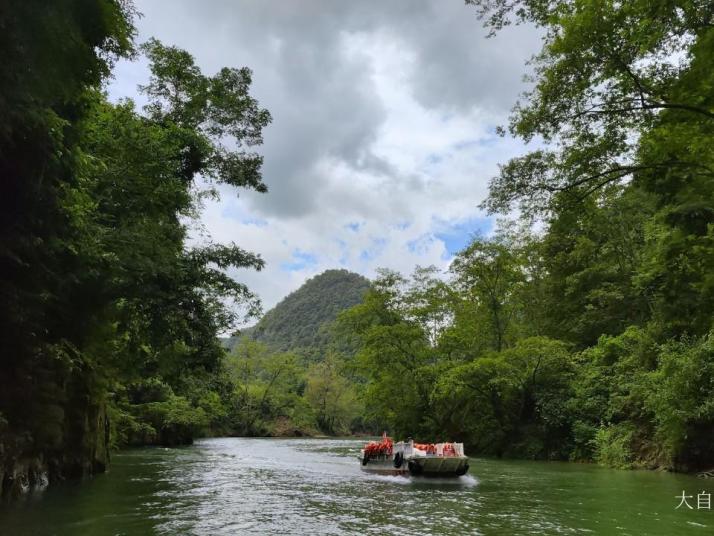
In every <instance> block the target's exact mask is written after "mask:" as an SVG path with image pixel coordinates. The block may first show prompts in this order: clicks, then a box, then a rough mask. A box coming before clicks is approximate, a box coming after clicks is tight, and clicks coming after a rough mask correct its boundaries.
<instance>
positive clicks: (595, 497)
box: [0, 438, 714, 536]
mask: <svg viewBox="0 0 714 536" xmlns="http://www.w3.org/2000/svg"><path fill="white" fill-rule="evenodd" d="M361 444H362V441H355V440H352V439H349V440H341V439H240V438H221V439H205V440H201V441H198V442H196V443H195V444H194V445H193V446H191V447H185V448H174V449H163V448H145V449H136V450H128V451H124V452H121V453H118V454H116V455H115V456H114V458H113V462H112V466H111V471H110V472H108V473H106V474H103V475H99V476H97V477H95V478H92V479H90V480H87V481H85V482H82V483H76V482H75V483H71V482H67V483H62V484H59V485H57V486H54V487H51V488H50V489H48V490H46V491H44V492H42V493H36V494H34V495H32V496H30V497H27V498H26V499H23V500H21V501H17V502H14V503H6V504H3V505H2V506H0V534H2V535H3V536H4V535H12V536H15V535H18V536H20V535H25V534H27V535H33V536H34V535H38V536H42V535H59V536H65V535H67V536H69V535H71V536H82V535H92V536H94V535H104V534H107V535H109V534H111V535H143V534H161V535H163V534H166V535H168V534H171V535H173V534H196V535H212V536H213V535H223V534H231V535H235V534H385V533H387V534H389V533H393V534H400V535H407V534H415V535H424V534H447V533H448V534H487V535H488V534H498V535H511V534H561V535H562V534H603V535H608V536H609V535H628V534H629V535H633V536H634V535H638V536H639V535H643V534H647V535H650V534H652V535H656V534H662V535H667V536H676V535H679V534H682V535H691V534H714V510H708V511H707V510H704V509H702V508H699V509H698V508H697V495H698V494H699V493H701V492H702V491H708V492H714V482H712V481H706V480H701V479H697V478H694V477H691V476H686V475H674V474H667V473H656V472H645V471H615V470H609V469H604V468H601V467H596V466H592V465H582V464H569V463H546V462H529V461H499V460H484V459H472V460H471V471H470V474H468V475H466V476H464V477H461V478H459V479H455V480H452V481H449V480H444V481H431V480H410V479H408V478H404V477H387V476H374V475H369V474H367V473H363V472H362V471H361V470H360V467H359V463H358V461H357V460H356V458H355V456H356V454H357V451H358V449H359V447H360V445H361ZM707 486H708V488H709V489H707ZM683 490H684V491H685V492H686V494H687V495H692V496H693V498H692V499H689V500H688V502H689V503H690V504H691V505H692V506H693V509H692V510H689V509H687V507H686V506H682V507H681V508H680V509H679V510H675V507H676V506H677V504H678V503H679V499H677V498H676V497H677V496H680V495H681V494H682V491H683Z"/></svg>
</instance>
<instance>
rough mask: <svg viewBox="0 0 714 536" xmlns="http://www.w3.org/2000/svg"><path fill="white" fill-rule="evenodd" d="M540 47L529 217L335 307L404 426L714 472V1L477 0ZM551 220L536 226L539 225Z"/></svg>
mask: <svg viewBox="0 0 714 536" xmlns="http://www.w3.org/2000/svg"><path fill="white" fill-rule="evenodd" d="M467 3H469V4H474V5H475V6H476V8H477V9H478V11H479V13H480V14H481V16H482V17H483V18H484V20H485V21H486V25H487V26H488V27H489V28H491V29H492V30H493V31H494V32H496V31H498V30H499V29H500V28H502V27H503V26H504V25H507V24H511V23H514V22H515V23H518V22H527V23H531V24H535V25H536V26H538V27H540V28H541V29H542V31H543V34H544V47H543V50H542V51H541V53H540V54H539V55H538V56H537V57H536V58H535V60H534V63H533V67H534V70H533V80H532V82H533V89H532V91H531V92H530V93H528V94H527V95H526V96H525V99H524V100H523V102H521V103H520V104H519V105H518V106H517V107H516V108H515V111H514V114H513V116H512V121H511V123H510V125H509V131H510V133H511V134H513V135H515V136H520V137H522V138H524V139H525V140H526V141H527V142H532V144H533V145H534V146H535V147H536V148H535V149H534V150H532V151H531V152H529V153H528V154H526V155H524V156H521V157H518V158H515V159H513V160H511V161H510V162H508V163H506V164H504V165H503V166H502V167H501V170H500V174H499V175H498V176H497V177H495V178H494V179H493V180H492V182H491V185H490V195H489V197H488V199H487V200H486V202H485V203H484V208H487V209H488V210H490V211H491V212H510V211H513V210H515V211H516V213H517V214H519V215H520V217H521V222H522V224H520V225H519V224H513V223H502V224H501V225H500V227H499V228H498V230H497V231H496V233H495V235H494V236H493V237H490V238H487V239H486V238H482V237H476V238H474V240H473V242H472V243H471V244H470V245H469V246H468V247H466V248H465V249H464V250H463V251H461V252H459V253H458V255H456V257H455V259H454V260H453V263H452V264H451V268H450V270H449V278H448V280H447V281H443V280H442V278H441V277H437V276H438V275H439V274H436V273H433V271H430V270H429V269H417V270H416V272H415V273H414V274H413V275H412V276H411V277H405V276H403V275H401V274H396V273H392V272H384V273H383V274H382V276H381V277H380V278H379V279H378V280H377V281H376V282H375V284H374V288H373V290H372V291H371V292H370V293H369V294H368V296H367V298H366V299H365V301H364V303H363V304H361V305H359V306H357V307H355V308H353V309H352V310H351V311H349V312H348V313H346V314H344V315H343V316H342V317H341V325H342V329H343V331H344V332H345V333H349V334H350V335H349V336H355V335H356V336H357V337H358V339H359V345H360V350H359V352H358V354H357V360H358V362H359V363H360V364H361V366H362V370H363V371H364V373H365V378H366V380H367V384H366V391H365V406H366V408H367V411H368V412H369V414H370V415H373V416H374V417H375V418H381V419H384V420H385V422H386V423H388V425H389V426H390V428H391V429H393V430H394V431H395V433H396V434H397V435H419V437H424V438H439V437H444V436H446V437H450V438H454V439H457V440H463V441H465V442H466V443H467V444H469V445H470V446H471V448H472V449H473V450H472V452H474V453H483V454H492V455H499V456H501V455H503V456H518V457H529V458H544V459H571V460H596V461H598V462H601V463H605V464H607V465H611V466H615V467H631V466H644V467H668V468H675V469H680V470H695V469H700V468H706V467H710V466H712V465H714V446H713V445H714V444H713V443H712V441H711V438H712V437H714V405H713V403H712V401H713V400H714V333H713V332H712V327H713V326H712V320H713V318H714V316H713V313H714V149H713V148H714V91H712V87H714V69H712V67H713V66H714V24H713V23H714V19H713V17H714V12H712V10H711V6H710V5H709V3H708V2H676V3H672V2H651V1H647V2H645V1H642V2H640V1H632V2H623V3H615V4H613V3H608V2H595V1H587V0H582V1H581V0H578V1H575V2H562V1H556V2H530V1H522V2H513V3H508V2H490V1H481V0H469V2H467ZM533 222H537V223H538V226H536V228H540V229H541V231H540V232H538V233H535V232H533V231H531V228H532V227H531V224H532V223H533Z"/></svg>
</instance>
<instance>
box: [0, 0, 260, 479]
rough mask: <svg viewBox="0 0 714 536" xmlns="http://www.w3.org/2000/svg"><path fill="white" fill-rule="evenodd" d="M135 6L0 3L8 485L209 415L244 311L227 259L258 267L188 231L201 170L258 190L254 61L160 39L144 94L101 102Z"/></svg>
mask: <svg viewBox="0 0 714 536" xmlns="http://www.w3.org/2000/svg"><path fill="white" fill-rule="evenodd" d="M132 18H133V11H132V7H131V5H130V3H129V2H124V1H121V0H116V1H114V0H89V1H84V0H82V1H78V0H63V1H60V2H54V3H52V5H51V6H46V5H40V4H38V3H36V2H15V1H13V2H10V3H9V4H8V5H4V6H3V7H2V8H1V9H0V26H1V27H2V28H3V31H2V32H1V33H2V37H0V49H1V50H2V52H3V63H2V66H0V84H1V90H2V94H1V98H0V116H2V118H3V121H2V127H0V175H1V176H2V192H1V194H0V200H2V201H1V202H2V210H0V214H1V216H0V217H1V218H2V226H1V231H0V233H1V234H0V266H1V269H2V278H0V294H1V295H2V304H3V305H2V308H0V315H2V316H1V318H0V329H1V330H2V332H1V339H2V346H3V350H2V352H1V355H0V359H2V363H1V366H2V374H1V375H0V482H2V487H3V488H5V489H11V490H16V489H20V488H22V487H24V486H25V485H26V484H27V482H26V480H27V479H28V478H32V475H35V474H38V472H42V471H48V472H49V473H50V475H51V477H56V476H60V475H62V474H80V473H85V472H89V471H92V470H97V469H102V468H103V467H104V465H105V464H106V463H107V460H108V454H107V448H108V447H109V445H110V443H114V444H118V445H120V444H126V443H134V442H141V443H145V442H162V443H169V444H170V443H176V442H185V441H189V440H190V439H191V438H192V436H193V434H194V433H196V432H197V431H199V430H200V429H202V428H208V427H213V426H219V425H220V424H221V422H220V419H221V416H222V414H221V407H222V406H221V403H220V401H221V400H222V399H223V398H226V397H227V396H228V395H229V394H230V393H231V391H232V387H231V384H230V379H229V377H228V375H227V374H226V373H225V372H224V371H223V370H222V356H223V350H222V348H221V346H220V344H219V341H218V339H217V333H219V332H220V331H222V330H225V329H228V328H230V327H231V326H232V325H233V324H234V322H235V320H236V319H237V316H239V313H240V316H241V317H242V316H243V314H244V313H245V314H248V315H250V314H254V313H255V312H257V301H256V299H255V298H254V296H253V295H252V294H251V293H250V291H249V290H248V289H247V288H246V287H245V286H244V285H242V284H240V283H237V282H235V281H234V280H233V279H231V278H229V277H227V276H226V275H225V272H224V269H225V268H226V267H228V266H239V267H252V268H256V269H260V268H261V267H262V265H263V261H262V260H261V259H260V258H259V257H258V256H256V255H254V254H252V253H249V252H246V251H243V250H241V249H240V248H238V247H237V246H235V245H229V246H225V245H218V244H211V243H210V242H205V241H204V243H203V244H201V245H198V246H189V244H188V238H189V229H190V225H191V219H192V218H193V217H194V216H195V215H196V213H197V211H198V209H199V208H200V200H201V198H202V196H204V195H207V194H211V191H210V190H209V191H203V190H202V189H201V186H200V184H203V181H213V182H214V183H224V184H229V185H232V186H241V187H247V188H253V189H255V190H258V191H265V186H264V184H263V183H262V181H261V177H260V166H261V158H260V157H259V156H258V155H256V154H254V153H252V152H251V151H250V146H251V145H254V144H257V143H260V141H261V129H262V128H263V127H264V126H265V125H267V123H268V122H269V120H270V116H269V114H268V112H267V111H265V110H263V109H261V108H260V107H259V106H258V104H257V102H256V101H255V100H254V99H253V98H252V97H251V96H250V95H249V93H248V90H249V86H250V81H251V79H250V76H251V74H250V71H249V70H247V69H229V68H224V69H222V70H221V71H220V72H219V73H218V74H216V75H214V76H205V75H203V74H202V73H201V72H200V70H199V69H198V68H197V67H196V66H195V64H194V62H193V58H192V57H191V56H190V55H189V54H188V53H187V52H184V51H182V50H179V49H176V48H173V47H166V46H164V45H162V44H161V43H159V42H158V41H155V40H151V41H149V42H148V43H146V44H144V45H142V47H141V49H140V51H141V52H142V53H143V54H145V56H146V57H147V59H148V60H149V63H150V68H151V73H152V76H151V79H150V81H149V83H148V85H147V86H146V87H144V88H142V89H143V91H144V93H145V94H146V96H147V98H148V100H149V104H148V105H147V106H146V107H145V108H144V110H143V111H140V110H137V109H136V108H135V106H134V104H133V103H132V102H131V101H124V102H121V103H119V104H112V103H110V102H108V101H107V99H106V96H105V95H104V94H103V93H102V92H101V84H102V82H103V80H104V79H105V78H106V76H107V75H108V74H109V72H110V69H111V66H112V62H113V61H114V60H115V59H116V58H117V57H120V56H131V55H132V54H135V53H136V51H135V50H134V48H133V41H132V39H133V34H134V29H133V26H132ZM199 176H200V177H202V182H201V183H199V181H198V180H197V178H198V177H199ZM27 460H30V461H29V462H28V461H27ZM28 463H29V464H30V465H36V466H37V467H35V469H33V470H28V469H27V466H28ZM28 475H29V476H28ZM23 480H25V481H24V482H23Z"/></svg>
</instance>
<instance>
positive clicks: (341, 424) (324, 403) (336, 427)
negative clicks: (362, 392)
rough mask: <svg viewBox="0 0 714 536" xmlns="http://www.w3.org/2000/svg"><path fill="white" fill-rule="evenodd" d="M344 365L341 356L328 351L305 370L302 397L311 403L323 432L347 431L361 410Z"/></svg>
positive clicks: (342, 432)
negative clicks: (305, 379) (305, 380)
mask: <svg viewBox="0 0 714 536" xmlns="http://www.w3.org/2000/svg"><path fill="white" fill-rule="evenodd" d="M344 369H345V363H344V361H343V360H341V359H340V358H339V357H338V356H337V355H335V354H328V356H327V358H325V360H324V361H322V362H321V363H315V364H313V365H312V366H311V367H310V368H309V369H308V371H307V384H306V387H305V399H306V400H307V402H308V403H309V404H310V406H311V407H312V410H313V413H314V414H315V422H316V424H317V427H318V428H319V429H320V430H321V431H322V432H324V433H326V434H331V435H334V434H344V433H348V432H349V431H350V428H351V425H352V423H353V421H354V419H355V418H356V417H357V416H358V414H359V412H360V407H359V403H358V401H357V393H356V390H355V388H354V387H353V385H352V384H351V382H350V381H349V379H348V378H347V377H346V375H345V371H344Z"/></svg>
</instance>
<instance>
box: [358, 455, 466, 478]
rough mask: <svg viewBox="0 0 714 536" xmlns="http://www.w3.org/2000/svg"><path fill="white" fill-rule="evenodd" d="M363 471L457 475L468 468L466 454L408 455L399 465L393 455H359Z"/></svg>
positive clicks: (439, 475) (394, 473) (442, 476)
mask: <svg viewBox="0 0 714 536" xmlns="http://www.w3.org/2000/svg"><path fill="white" fill-rule="evenodd" d="M359 460H360V466H361V467H362V470H363V471H367V472H370V473H377V474H381V475H402V476H425V477H441V478H445V477H459V476H462V475H464V474H466V473H467V472H468V470H469V463H468V458H467V457H466V456H408V457H406V458H404V459H403V461H402V463H401V465H400V466H399V467H396V466H395V461H394V456H389V457H384V458H381V459H367V460H366V463H365V459H364V457H363V455H360V456H359Z"/></svg>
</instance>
